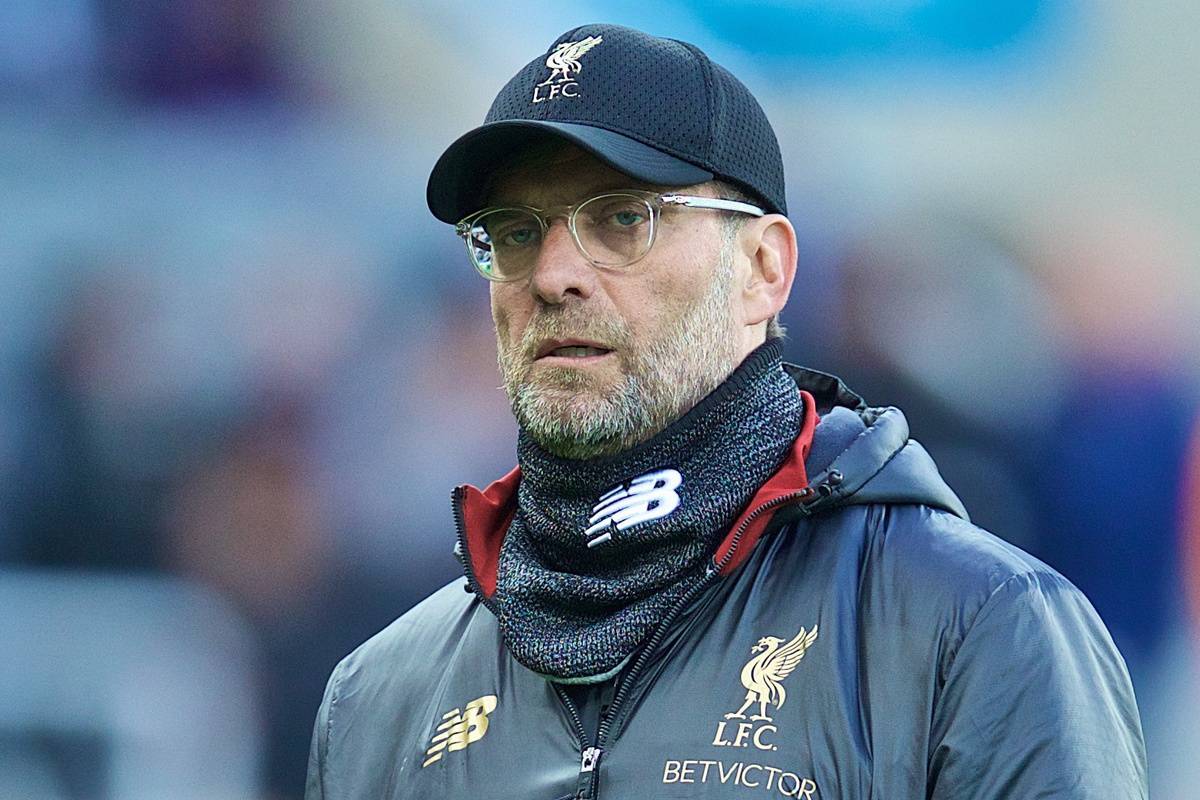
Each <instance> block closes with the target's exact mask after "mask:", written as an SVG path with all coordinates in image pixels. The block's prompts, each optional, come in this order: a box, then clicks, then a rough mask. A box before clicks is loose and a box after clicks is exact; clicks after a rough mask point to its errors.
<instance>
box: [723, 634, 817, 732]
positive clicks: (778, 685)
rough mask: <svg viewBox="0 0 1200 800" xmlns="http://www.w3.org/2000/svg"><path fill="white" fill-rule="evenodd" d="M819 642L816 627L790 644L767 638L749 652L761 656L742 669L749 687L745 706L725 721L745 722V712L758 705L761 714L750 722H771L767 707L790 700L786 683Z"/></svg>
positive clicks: (753, 717) (778, 639) (743, 684)
mask: <svg viewBox="0 0 1200 800" xmlns="http://www.w3.org/2000/svg"><path fill="white" fill-rule="evenodd" d="M816 640H817V626H816V625H813V628H812V630H811V631H806V630H804V628H801V629H800V632H799V633H797V634H796V635H795V636H794V637H793V638H792V640H791V641H789V642H787V643H784V641H783V639H780V638H779V637H777V636H764V637H763V638H761V639H759V640H758V644H756V645H754V646H753V647H751V648H750V652H751V653H757V654H758V655H756V656H754V657H753V658H751V659H750V660H749V661H747V662H746V666H744V667H742V686H745V687H746V702H745V703H742V707H741V708H739V709H738V710H737V711H734V712H733V713H732V714H726V715H725V719H745V718H746V709H748V708H750V706H752V705H754V704H755V703H758V713H757V714H753V715H751V717H750V719H754V720H766V721H767V722H770V721H771V717H770V716H768V715H767V703H770V704H771V705H773V706H775V707H776V708H781V707H782V706H783V701H784V700H786V699H787V691H786V690H785V689H784V688H783V679H784V678H786V677H787V676H788V675H791V674H792V670H794V669H795V668H796V665H797V664H799V663H800V659H802V658H804V654H805V653H806V652H808V648H809V647H810V646H811V645H812V643H813V642H815V641H816Z"/></svg>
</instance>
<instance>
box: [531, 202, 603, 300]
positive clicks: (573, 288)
mask: <svg viewBox="0 0 1200 800" xmlns="http://www.w3.org/2000/svg"><path fill="white" fill-rule="evenodd" d="M595 282H596V270H595V269H594V268H593V267H592V265H591V262H589V261H588V260H587V258H586V257H584V255H583V253H581V252H579V248H578V247H576V246H575V240H574V239H573V238H572V237H571V231H570V229H569V228H568V227H567V221H566V220H565V219H562V218H559V219H552V220H550V224H549V226H548V227H547V229H546V234H545V237H544V238H543V239H542V246H541V248H539V250H538V256H537V261H536V262H535V263H534V265H533V273H532V274H531V275H530V277H529V284H530V290H531V291H533V293H534V294H536V295H537V296H538V297H539V298H541V299H542V300H543V301H544V302H546V303H549V304H551V305H558V304H560V303H562V302H564V301H565V300H566V299H567V297H568V296H570V295H575V296H576V297H578V298H580V299H587V298H588V297H590V296H591V294H592V291H593V290H594V288H595Z"/></svg>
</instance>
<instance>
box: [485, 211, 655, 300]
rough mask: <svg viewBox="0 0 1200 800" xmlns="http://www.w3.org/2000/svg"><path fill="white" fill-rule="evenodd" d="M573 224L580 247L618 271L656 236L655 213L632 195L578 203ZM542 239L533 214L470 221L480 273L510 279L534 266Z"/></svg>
mask: <svg viewBox="0 0 1200 800" xmlns="http://www.w3.org/2000/svg"><path fill="white" fill-rule="evenodd" d="M574 221H575V235H576V237H577V243H578V245H579V248H580V249H581V250H582V251H583V254H584V255H585V256H586V257H587V258H588V260H590V261H591V262H592V263H594V264H597V265H599V266H608V267H620V266H625V265H627V264H630V263H632V262H634V261H636V260H638V259H639V258H641V257H642V256H644V255H645V254H646V251H647V250H649V248H650V243H651V241H652V240H653V236H654V221H653V210H652V208H651V206H650V204H649V202H647V201H646V200H645V199H644V198H641V197H637V196H634V195H623V194H610V195H601V196H599V197H593V198H591V199H590V200H587V201H586V202H584V203H582V204H580V205H579V207H578V209H577V210H576V211H575V216H574ZM543 235H544V231H543V229H542V222H541V220H540V219H539V218H538V217H537V216H536V215H534V214H533V213H532V212H530V211H526V210H524V209H519V208H502V209H496V210H494V211H489V212H487V213H485V214H482V215H480V216H479V217H477V218H476V219H475V220H473V221H472V224H471V227H470V230H469V231H468V246H469V248H470V251H471V258H472V260H473V261H474V262H475V267H476V268H477V269H478V270H479V271H480V272H482V273H483V274H484V275H485V276H487V277H490V278H493V279H499V280H506V279H511V278H517V277H520V276H522V275H524V274H526V273H528V272H529V271H530V270H531V269H532V268H533V266H534V264H535V263H536V262H537V258H538V254H539V253H540V251H541V245H542V238H543Z"/></svg>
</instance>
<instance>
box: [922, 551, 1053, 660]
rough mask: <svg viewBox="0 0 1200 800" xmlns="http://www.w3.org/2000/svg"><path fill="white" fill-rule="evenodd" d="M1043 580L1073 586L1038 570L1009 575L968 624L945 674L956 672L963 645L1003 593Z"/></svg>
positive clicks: (1051, 574) (991, 593)
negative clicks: (1011, 588) (1010, 588)
mask: <svg viewBox="0 0 1200 800" xmlns="http://www.w3.org/2000/svg"><path fill="white" fill-rule="evenodd" d="M1042 578H1046V579H1050V580H1051V581H1053V582H1055V583H1059V582H1061V583H1064V584H1066V585H1067V586H1071V585H1072V584H1071V583H1070V582H1069V581H1067V579H1066V578H1063V577H1062V576H1060V575H1057V574H1056V573H1053V572H1045V571H1042V570H1036V569H1027V570H1022V571H1020V572H1014V573H1013V574H1012V575H1009V576H1008V577H1007V578H1005V579H1004V580H1002V581H1001V582H1000V583H999V584H997V585H996V588H994V589H992V591H991V592H989V593H988V597H987V599H986V600H984V601H983V603H982V604H981V605H980V606H979V609H978V610H977V611H976V612H975V613H974V614H973V615H972V616H971V621H970V622H969V623H967V627H966V631H965V632H964V633H963V635H962V638H961V639H959V640H958V644H957V645H956V646H955V648H954V655H953V656H952V657H951V659H950V663H949V664H947V665H946V673H945V674H946V675H949V674H950V673H951V672H953V671H954V666H955V664H956V663H957V662H958V653H959V651H960V650H961V649H962V646H963V644H965V643H966V641H967V639H969V638H970V636H971V633H972V632H973V631H974V630H975V626H976V625H977V624H978V623H979V621H980V620H981V619H982V618H983V617H984V616H985V615H986V614H987V613H989V612H990V611H991V610H992V609H993V608H995V607H996V605H997V604H998V602H999V601H998V598H999V597H1000V595H1001V594H1002V593H1003V592H1005V591H1007V589H1008V587H1009V585H1010V584H1013V583H1017V582H1019V581H1024V582H1026V583H1028V582H1030V580H1031V579H1042Z"/></svg>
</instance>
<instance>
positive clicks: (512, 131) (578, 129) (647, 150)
mask: <svg viewBox="0 0 1200 800" xmlns="http://www.w3.org/2000/svg"><path fill="white" fill-rule="evenodd" d="M546 138H557V139H562V140H565V141H568V142H571V143H572V144H574V145H577V146H579V147H581V148H583V149H584V150H586V151H587V152H589V153H591V154H592V155H594V156H595V157H596V158H598V159H600V160H601V161H603V162H604V163H605V164H608V165H609V166H610V167H612V168H613V169H615V170H617V171H618V172H623V173H625V174H626V175H628V176H629V177H631V178H634V179H636V180H639V181H643V182H645V183H654V184H658V185H661V186H691V185H692V184H696V183H704V182H705V181H710V180H712V179H713V173H711V172H709V171H708V170H706V169H704V168H702V167H697V166H696V165H695V164H692V163H690V162H687V161H684V160H682V159H679V158H676V157H674V156H672V155H668V154H666V153H662V152H660V151H658V150H655V149H654V148H653V147H650V146H649V145H645V144H642V143H641V142H639V141H637V140H636V139H631V138H629V137H628V136H624V135H622V134H619V133H614V132H613V131H610V130H606V129H604V128H596V127H593V126H591V125H581V124H578V123H572V122H543V121H538V120H501V121H499V122H490V123H488V124H486V125H481V126H479V127H478V128H475V129H474V130H472V131H469V132H468V133H466V134H464V135H463V136H461V137H459V139H458V140H457V141H455V142H454V144H452V145H450V146H449V147H448V148H446V152H444V153H442V157H441V158H439V159H438V160H437V163H436V164H434V166H433V172H431V173H430V175H429V186H428V187H427V189H426V192H425V197H426V200H427V202H428V203H429V210H430V211H432V212H433V215H434V216H435V217H437V218H438V219H440V220H442V221H443V222H449V223H455V222H458V221H459V220H460V219H462V218H463V217H465V216H466V215H468V214H470V213H472V212H473V211H478V210H479V209H480V208H482V207H483V205H484V202H485V198H484V193H485V192H486V191H487V189H488V178H489V177H490V176H491V174H492V172H493V171H494V170H495V169H496V167H497V166H498V165H501V164H503V163H504V161H505V160H506V159H508V158H511V157H512V155H513V154H514V153H517V152H519V151H520V150H521V149H522V148H525V147H528V146H529V145H530V144H532V143H534V142H538V141H544V140H545V139H546Z"/></svg>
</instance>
